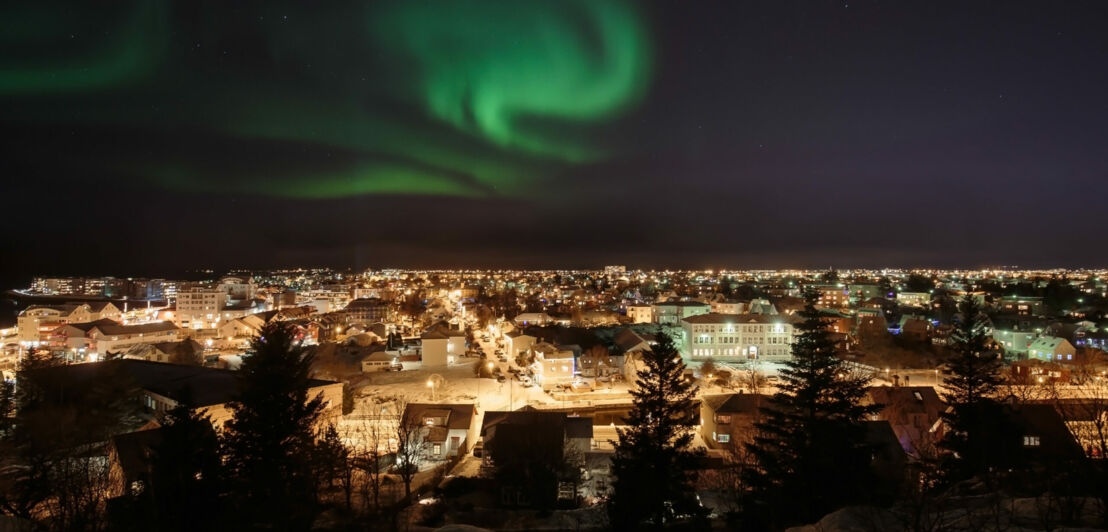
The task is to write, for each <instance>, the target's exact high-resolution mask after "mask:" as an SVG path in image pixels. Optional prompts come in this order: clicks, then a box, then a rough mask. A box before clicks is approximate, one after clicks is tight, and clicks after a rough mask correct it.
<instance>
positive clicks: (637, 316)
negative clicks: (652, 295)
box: [627, 303, 654, 323]
mask: <svg viewBox="0 0 1108 532" xmlns="http://www.w3.org/2000/svg"><path fill="white" fill-rule="evenodd" d="M627 318H628V319H630V320H631V323H651V322H653V321H654V307H652V306H650V305H646V304H641V303H636V304H631V305H627Z"/></svg>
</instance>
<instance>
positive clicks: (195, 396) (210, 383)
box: [37, 359, 343, 429]
mask: <svg viewBox="0 0 1108 532" xmlns="http://www.w3.org/2000/svg"><path fill="white" fill-rule="evenodd" d="M109 365H110V366H112V367H110V368H109V367H108V366H109ZM37 371H44V372H51V373H52V375H51V377H50V378H49V379H44V381H45V382H50V383H51V384H52V385H53V386H56V387H57V393H59V396H61V397H63V399H62V400H73V401H85V400H86V399H87V398H85V397H71V396H68V395H66V393H67V391H69V390H72V391H73V392H72V393H79V392H80V391H81V390H85V389H86V387H83V386H77V385H74V383H75V382H84V381H87V380H89V379H92V378H94V377H96V376H97V375H101V374H102V373H101V372H102V371H111V372H117V373H113V374H116V375H121V376H125V377H126V378H128V379H129V380H130V382H132V383H133V384H134V385H135V387H136V388H137V390H138V394H139V399H140V401H141V404H142V405H144V406H145V407H146V408H147V411H148V412H149V413H150V414H152V415H153V416H154V417H155V418H160V417H161V416H162V415H164V414H165V413H166V412H168V411H170V410H172V409H173V408H175V407H177V406H178V405H179V404H180V403H181V402H184V401H187V402H188V404H189V405H191V406H192V407H193V409H195V410H199V411H200V412H201V413H203V414H204V415H207V416H209V419H210V420H211V422H212V425H213V426H214V427H215V428H217V429H219V428H221V427H222V426H223V424H224V423H226V422H227V421H228V420H230V419H231V416H232V409H231V406H230V403H231V401H233V400H234V398H235V397H236V396H237V395H238V393H239V384H238V375H237V373H236V372H234V371H230V370H224V369H215V368H206V367H203V366H183V365H178V364H163V363H159V362H149V361H145V360H129V359H118V360H108V361H104V362H98V363H95V364H72V365H67V366H58V367H53V368H46V369H42V370H37ZM306 386H307V397H308V400H312V399H315V398H316V397H317V396H318V397H321V399H322V401H323V405H324V413H323V415H322V416H320V420H319V423H320V424H319V427H320V428H322V427H324V426H326V424H327V423H330V422H332V421H334V420H335V419H336V418H337V417H338V416H340V415H341V414H342V388H343V384H342V383H341V382H332V381H324V380H319V379H310V380H308V382H307V383H306ZM52 393H53V392H52Z"/></svg>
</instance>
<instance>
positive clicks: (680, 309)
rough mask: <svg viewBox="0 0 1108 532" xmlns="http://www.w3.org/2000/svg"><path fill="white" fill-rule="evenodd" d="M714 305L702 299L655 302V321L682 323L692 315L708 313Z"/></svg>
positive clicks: (664, 323) (672, 323) (667, 323)
mask: <svg viewBox="0 0 1108 532" xmlns="http://www.w3.org/2000/svg"><path fill="white" fill-rule="evenodd" d="M711 311H712V306H711V305H709V304H707V303H702V302H700V301H666V302H664V303H655V304H654V322H655V323H658V324H661V325H680V324H681V320H683V319H685V318H688V317H690V316H698V315H700V314H708V313H709V312H711Z"/></svg>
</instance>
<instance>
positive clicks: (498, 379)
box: [496, 375, 508, 384]
mask: <svg viewBox="0 0 1108 532" xmlns="http://www.w3.org/2000/svg"><path fill="white" fill-rule="evenodd" d="M507 381H508V378H507V377H505V376H503V375H497V376H496V382H499V383H501V384H503V383H505V382H507Z"/></svg>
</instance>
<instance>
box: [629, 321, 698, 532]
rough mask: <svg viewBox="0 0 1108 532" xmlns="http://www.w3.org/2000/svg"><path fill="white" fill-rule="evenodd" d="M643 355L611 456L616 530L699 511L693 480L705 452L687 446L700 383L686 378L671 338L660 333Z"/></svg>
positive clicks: (660, 522) (657, 523)
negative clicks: (631, 398) (632, 402)
mask: <svg viewBox="0 0 1108 532" xmlns="http://www.w3.org/2000/svg"><path fill="white" fill-rule="evenodd" d="M657 338H658V343H657V345H655V346H654V347H653V350H652V351H648V352H646V353H645V354H644V356H643V362H644V363H645V364H646V367H645V368H644V369H642V370H640V371H639V372H638V380H637V382H636V384H637V386H636V389H634V390H632V391H631V395H632V397H633V400H634V407H633V408H632V409H631V412H630V414H629V415H628V417H627V420H626V422H627V425H629V426H630V427H629V428H627V429H620V430H619V431H618V434H619V441H618V442H616V446H615V455H614V456H613V457H612V474H613V476H614V477H615V481H614V482H613V484H612V495H611V499H610V500H609V501H608V515H609V518H610V521H611V523H612V526H613V527H614V528H615V529H616V530H638V529H641V528H642V527H661V526H663V525H664V524H665V523H667V522H670V521H673V520H674V519H677V518H679V517H682V516H700V515H702V508H701V507H700V505H699V503H698V502H697V500H696V498H695V492H694V491H693V487H692V483H693V482H694V481H695V479H696V469H697V466H698V462H699V460H700V458H701V454H700V453H697V452H693V451H691V450H690V449H689V444H690V443H692V439H693V427H695V426H696V425H697V423H698V413H697V412H696V410H695V409H694V408H693V398H694V397H695V396H696V391H697V389H696V387H695V386H694V385H693V384H692V382H690V381H689V380H688V379H686V377H685V363H684V362H683V361H682V360H681V356H680V355H679V354H678V353H677V348H676V347H674V345H673V340H671V339H670V338H669V336H667V335H666V334H664V333H659V334H658V337H657Z"/></svg>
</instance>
